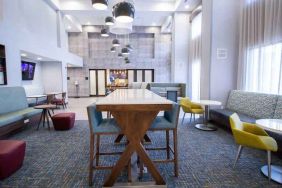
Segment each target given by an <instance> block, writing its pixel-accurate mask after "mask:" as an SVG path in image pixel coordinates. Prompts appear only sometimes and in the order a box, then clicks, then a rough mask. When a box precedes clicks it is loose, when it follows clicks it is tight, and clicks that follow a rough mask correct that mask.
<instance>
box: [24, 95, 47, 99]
mask: <svg viewBox="0 0 282 188" xmlns="http://www.w3.org/2000/svg"><path fill="white" fill-rule="evenodd" d="M46 96H47V95H29V96H27V97H26V98H42V97H46Z"/></svg>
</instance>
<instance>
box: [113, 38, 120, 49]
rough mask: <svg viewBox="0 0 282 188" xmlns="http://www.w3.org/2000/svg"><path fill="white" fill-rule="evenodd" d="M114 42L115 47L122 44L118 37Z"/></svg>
mask: <svg viewBox="0 0 282 188" xmlns="http://www.w3.org/2000/svg"><path fill="white" fill-rule="evenodd" d="M112 44H113V46H114V47H117V46H120V42H119V40H118V39H114V40H113V42H112Z"/></svg>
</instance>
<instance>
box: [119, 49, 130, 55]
mask: <svg viewBox="0 0 282 188" xmlns="http://www.w3.org/2000/svg"><path fill="white" fill-rule="evenodd" d="M121 53H122V55H129V50H128V49H127V48H122V49H121Z"/></svg>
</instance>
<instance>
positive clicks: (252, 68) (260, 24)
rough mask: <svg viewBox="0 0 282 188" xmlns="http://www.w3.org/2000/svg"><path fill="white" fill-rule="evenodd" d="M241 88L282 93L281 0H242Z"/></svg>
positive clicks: (239, 84)
mask: <svg viewBox="0 0 282 188" xmlns="http://www.w3.org/2000/svg"><path fill="white" fill-rule="evenodd" d="M238 65H239V66H238V88H239V89H243V90H247V91H255V92H263V93H272V94H282V0H242V12H241V30H240V54H239V64H238Z"/></svg>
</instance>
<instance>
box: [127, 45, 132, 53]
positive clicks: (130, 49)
mask: <svg viewBox="0 0 282 188" xmlns="http://www.w3.org/2000/svg"><path fill="white" fill-rule="evenodd" d="M125 47H126V48H127V49H128V50H129V51H130V52H131V51H133V48H132V46H131V45H130V44H127V45H126V46H125Z"/></svg>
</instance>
